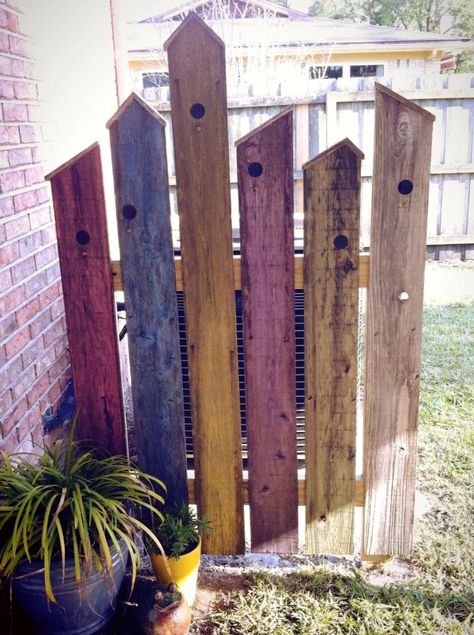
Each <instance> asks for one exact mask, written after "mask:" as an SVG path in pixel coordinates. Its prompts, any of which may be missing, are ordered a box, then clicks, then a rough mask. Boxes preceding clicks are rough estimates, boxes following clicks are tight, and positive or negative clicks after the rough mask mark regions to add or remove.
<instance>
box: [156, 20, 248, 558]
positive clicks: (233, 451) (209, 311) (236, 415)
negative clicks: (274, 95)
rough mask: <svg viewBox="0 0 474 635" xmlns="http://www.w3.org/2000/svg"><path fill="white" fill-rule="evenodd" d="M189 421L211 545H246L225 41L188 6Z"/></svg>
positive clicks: (175, 67)
mask: <svg viewBox="0 0 474 635" xmlns="http://www.w3.org/2000/svg"><path fill="white" fill-rule="evenodd" d="M165 48H166V50H167V51H168V62H169V69H170V93H171V108H172V110H171V115H172V122H173V138H174V154H175V165H176V183H177V192H178V208H179V219H180V232H181V256H182V272H183V288H184V299H185V312H186V333H187V343H188V360H189V377H190V395H191V413H192V420H193V441H194V458H195V469H196V499H197V505H198V510H199V513H201V514H205V515H206V516H207V518H208V519H209V520H210V521H211V523H212V531H211V532H210V533H209V534H207V535H206V536H204V540H203V547H204V549H205V551H206V552H208V553H241V552H243V550H244V548H245V544H244V522H243V485H242V454H241V438H240V410H239V393H238V374H237V335H236V318H235V293H234V275H233V260H232V227H231V209H230V176H229V146H228V144H229V140H228V129H227V102H226V78H225V55H224V44H223V42H222V41H221V40H220V39H219V38H218V37H217V35H216V34H215V33H214V32H213V31H212V30H211V29H210V28H209V27H208V26H207V25H206V24H205V22H203V21H202V20H201V19H200V18H198V17H197V16H196V14H193V13H190V14H189V15H188V17H187V18H186V19H185V20H184V21H183V22H182V24H181V25H180V26H179V27H178V29H177V30H176V31H175V32H174V34H173V35H172V36H171V38H170V39H169V40H168V41H167V43H166V45H165Z"/></svg>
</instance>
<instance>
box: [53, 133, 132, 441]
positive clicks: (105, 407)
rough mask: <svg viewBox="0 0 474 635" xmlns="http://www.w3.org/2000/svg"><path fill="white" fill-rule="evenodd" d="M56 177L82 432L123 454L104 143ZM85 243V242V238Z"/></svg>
mask: <svg viewBox="0 0 474 635" xmlns="http://www.w3.org/2000/svg"><path fill="white" fill-rule="evenodd" d="M46 178H49V179H50V180H51V186H52V192H53V202H54V213H55V218H56V230H57V235H58V249H59V262H60V266H61V277H62V284H63V291H64V305H65V310H66V324H67V332H68V339H69V350H70V355H71V367H72V376H73V381H74V393H75V397H76V403H77V407H78V408H79V411H80V412H79V423H78V428H77V431H78V435H79V437H80V438H82V439H89V440H91V441H92V442H93V443H94V445H97V446H98V447H102V448H106V449H107V450H110V451H111V452H113V453H120V454H124V453H125V451H126V444H125V422H124V415H123V405H122V387H121V379H120V364H119V355H118V342H117V329H116V321H115V306H114V295H113V279H112V266H111V262H110V256H109V245H108V240H107V222H106V214H105V202H104V191H103V185H102V168H101V162H100V149H99V146H98V145H97V144H95V145H93V146H91V147H90V148H87V150H85V151H84V152H82V153H81V154H79V155H77V156H76V157H74V158H73V159H71V160H70V161H68V162H67V163H65V164H64V165H63V166H61V167H60V168H58V169H57V170H55V171H54V172H52V173H51V174H50V175H49V176H48V177H46ZM81 243H82V244H81Z"/></svg>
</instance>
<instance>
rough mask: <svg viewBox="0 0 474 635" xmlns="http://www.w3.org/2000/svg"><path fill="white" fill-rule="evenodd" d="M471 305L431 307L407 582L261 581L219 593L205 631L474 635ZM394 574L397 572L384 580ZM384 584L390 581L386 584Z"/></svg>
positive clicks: (310, 575) (314, 571)
mask: <svg viewBox="0 0 474 635" xmlns="http://www.w3.org/2000/svg"><path fill="white" fill-rule="evenodd" d="M473 323H474V303H464V304H452V305H447V306H427V307H425V312H424V324H423V340H424V341H423V355H422V374H421V402H420V430H419V452H418V456H419V461H418V484H417V489H418V490H421V491H422V492H423V493H424V494H425V496H427V497H428V500H429V505H430V508H429V511H428V513H427V514H425V515H424V516H423V517H422V518H421V519H420V520H418V521H417V523H416V525H415V527H416V532H415V549H414V557H413V560H412V562H411V563H405V565H406V567H407V569H406V570H407V571H409V572H410V573H411V574H412V575H413V576H415V575H416V576H417V577H416V578H414V579H412V580H411V581H409V582H408V583H399V584H391V585H387V586H375V585H373V584H370V583H369V582H368V581H367V580H366V579H365V572H363V571H362V572H353V574H352V575H347V573H346V572H342V573H340V572H338V571H334V570H331V571H328V570H327V569H325V568H322V567H320V566H315V567H313V568H311V569H309V570H306V571H301V570H300V571H299V572H295V573H293V572H292V573H290V574H286V575H284V574H283V575H270V574H268V573H263V574H255V575H252V576H251V577H249V578H248V579H247V582H246V588H245V590H244V591H241V592H238V593H232V594H225V595H222V597H221V600H220V602H219V604H218V606H217V607H216V609H215V612H214V613H213V614H211V615H210V616H209V617H208V618H207V619H206V620H205V621H204V623H202V624H200V625H199V629H200V630H199V631H198V632H200V633H221V634H222V635H227V634H228V635H230V634H231V633H232V635H240V634H245V635H268V634H269V633H271V634H272V635H296V634H298V635H305V634H307V635H310V634H311V635H313V634H315V635H316V634H317V635H323V634H327V635H330V634H331V635H332V634H340V635H343V634H348V635H349V634H350V635H358V634H360V635H372V634H373V635H379V634H380V635H382V634H385V635H399V634H405V635H412V634H417V635H432V634H434V633H444V634H445V635H467V633H473V632H474V584H473V576H472V572H473V571H474V525H473V522H472V519H473V517H474V500H473V496H472V492H473V491H474V365H473V363H472V361H473V359H474V332H473V329H472V324H473ZM384 573H385V574H386V576H389V575H390V564H389V565H387V569H386V571H385V572H384ZM385 579H387V578H385Z"/></svg>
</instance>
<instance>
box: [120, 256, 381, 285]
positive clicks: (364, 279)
mask: <svg viewBox="0 0 474 635" xmlns="http://www.w3.org/2000/svg"><path fill="white" fill-rule="evenodd" d="M233 265H234V289H235V290H239V289H240V288H241V284H240V256H234V259H233ZM174 267H175V276H176V291H182V290H183V274H182V271H181V260H180V259H179V258H178V259H175V261H174ZM112 270H113V275H114V289H115V291H122V290H123V285H122V272H121V270H120V261H119V260H113V261H112ZM368 284H369V256H368V255H367V254H363V255H361V256H360V257H359V287H361V288H367V286H368ZM302 288H303V256H298V255H297V256H295V289H302Z"/></svg>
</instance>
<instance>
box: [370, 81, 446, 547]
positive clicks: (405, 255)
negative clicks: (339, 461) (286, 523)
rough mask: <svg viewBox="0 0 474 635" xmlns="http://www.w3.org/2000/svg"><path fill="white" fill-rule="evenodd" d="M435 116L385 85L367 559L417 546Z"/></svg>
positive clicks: (373, 276)
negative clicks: (419, 435)
mask: <svg viewBox="0 0 474 635" xmlns="http://www.w3.org/2000/svg"><path fill="white" fill-rule="evenodd" d="M433 119H434V118H433V115H431V113H429V112H427V111H426V110H423V109H422V108H420V107H419V106H416V105H415V104H414V103H413V102H410V101H408V100H406V99H404V98H403V97H401V96H400V95H397V94H396V93H394V92H393V91H391V90H389V89H387V88H385V87H383V86H381V85H379V84H377V85H376V106H375V140H376V141H375V152H374V186H373V200H372V229H371V240H370V244H371V252H370V272H369V288H368V306H367V336H366V381H365V395H366V397H365V429H364V477H365V491H366V494H365V510H364V515H365V522H364V544H363V549H364V553H365V554H366V555H369V556H371V555H374V556H376V555H385V554H394V555H404V556H407V555H409V554H410V552H411V548H412V536H413V514H414V498H415V468H416V432H417V416H418V394H419V383H420V349H421V326H422V317H423V274H424V266H425V253H426V249H425V244H426V226H427V211H428V191H429V175H430V156H431V136H432V127H433Z"/></svg>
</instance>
